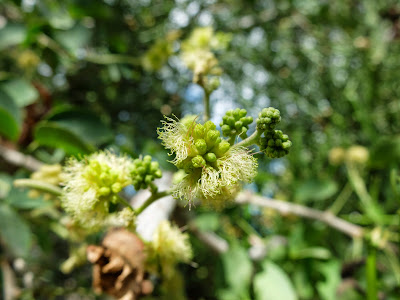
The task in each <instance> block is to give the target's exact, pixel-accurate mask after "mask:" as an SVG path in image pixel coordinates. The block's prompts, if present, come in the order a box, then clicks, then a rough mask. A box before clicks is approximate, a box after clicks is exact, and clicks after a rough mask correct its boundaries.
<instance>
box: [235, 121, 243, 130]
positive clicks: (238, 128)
mask: <svg viewBox="0 0 400 300" xmlns="http://www.w3.org/2000/svg"><path fill="white" fill-rule="evenodd" d="M242 127H243V122H242V121H236V122H235V128H236V130H240V129H241V128H242Z"/></svg>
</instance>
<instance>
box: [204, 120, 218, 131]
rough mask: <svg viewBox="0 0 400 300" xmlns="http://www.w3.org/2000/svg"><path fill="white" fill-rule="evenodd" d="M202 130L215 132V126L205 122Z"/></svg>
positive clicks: (210, 122)
mask: <svg viewBox="0 0 400 300" xmlns="http://www.w3.org/2000/svg"><path fill="white" fill-rule="evenodd" d="M204 128H205V130H206V131H209V130H215V128H217V126H215V124H214V123H213V122H212V121H207V122H206V123H204Z"/></svg>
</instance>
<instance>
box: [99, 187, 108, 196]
mask: <svg viewBox="0 0 400 300" xmlns="http://www.w3.org/2000/svg"><path fill="white" fill-rule="evenodd" d="M109 194H110V188H108V187H105V186H103V187H101V188H100V189H99V195H100V196H108V195H109Z"/></svg>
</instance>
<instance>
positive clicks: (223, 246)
mask: <svg viewBox="0 0 400 300" xmlns="http://www.w3.org/2000/svg"><path fill="white" fill-rule="evenodd" d="M189 231H190V232H191V233H192V234H193V235H195V236H196V237H197V238H198V239H199V240H200V241H202V242H203V243H204V244H205V245H207V246H208V247H209V248H210V249H211V250H213V251H214V252H215V253H217V254H222V253H225V252H227V251H228V250H229V244H228V242H227V241H225V240H224V239H223V238H221V237H219V236H218V235H216V234H215V233H214V232H211V231H200V230H199V229H198V228H197V226H196V225H194V224H190V225H189Z"/></svg>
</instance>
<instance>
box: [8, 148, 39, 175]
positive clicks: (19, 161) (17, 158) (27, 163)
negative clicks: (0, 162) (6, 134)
mask: <svg viewBox="0 0 400 300" xmlns="http://www.w3.org/2000/svg"><path fill="white" fill-rule="evenodd" d="M0 156H1V157H3V159H4V160H5V161H7V162H8V163H10V164H12V165H15V166H18V167H24V168H26V169H28V170H29V171H37V170H39V169H40V167H41V166H42V165H43V163H42V162H40V161H38V160H37V159H36V158H33V157H32V156H29V155H25V154H22V153H21V152H18V151H16V150H13V149H10V148H7V147H5V146H3V145H0Z"/></svg>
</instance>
